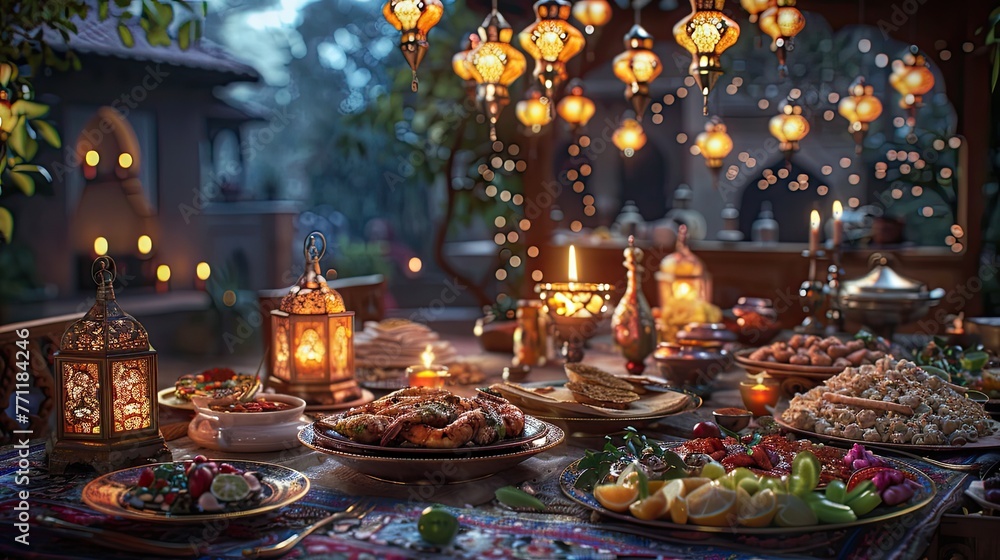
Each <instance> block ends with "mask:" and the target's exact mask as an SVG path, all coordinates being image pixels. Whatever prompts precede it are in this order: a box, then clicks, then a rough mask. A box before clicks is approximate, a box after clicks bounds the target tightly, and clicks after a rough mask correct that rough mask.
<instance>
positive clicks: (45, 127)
mask: <svg viewBox="0 0 1000 560" xmlns="http://www.w3.org/2000/svg"><path fill="white" fill-rule="evenodd" d="M30 124H31V128H32V129H34V131H35V132H36V133H37V134H38V135H39V136H41V137H42V139H44V140H45V141H46V142H47V143H48V144H49V146H52V147H53V148H57V149H58V148H62V138H59V132H57V131H56V128H55V127H54V126H52V125H51V124H50V123H47V122H45V121H40V120H39V121H31V123H30Z"/></svg>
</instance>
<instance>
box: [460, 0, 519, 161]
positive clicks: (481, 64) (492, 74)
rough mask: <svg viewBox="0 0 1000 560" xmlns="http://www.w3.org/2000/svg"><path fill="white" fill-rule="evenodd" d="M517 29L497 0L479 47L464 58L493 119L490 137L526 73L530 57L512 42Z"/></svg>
mask: <svg viewBox="0 0 1000 560" xmlns="http://www.w3.org/2000/svg"><path fill="white" fill-rule="evenodd" d="M513 36H514V30H513V29H512V28H511V27H510V24H509V23H507V20H506V19H504V17H503V16H502V15H500V12H498V11H497V7H496V0H494V2H493V11H492V12H490V14H489V15H488V16H486V19H485V20H483V23H482V25H480V26H479V40H480V44H479V46H478V47H476V48H475V49H473V51H472V52H471V53H469V56H468V57H467V58H466V60H465V65H466V68H467V69H468V71H469V75H471V76H472V79H473V80H475V81H476V102H477V103H478V104H479V108H480V110H482V112H483V114H484V115H486V118H487V119H489V121H490V140H491V141H496V139H497V121H498V120H499V119H500V113H501V112H502V111H503V109H504V107H506V106H507V105H509V104H510V92H509V91H508V89H507V88H509V87H510V85H511V84H512V83H514V80H516V79H518V78H519V77H520V76H521V74H524V69H525V67H526V66H527V61H526V60H525V58H524V55H523V54H521V51H519V50H517V49H515V48H514V46H513V45H511V44H510V40H511V38H513Z"/></svg>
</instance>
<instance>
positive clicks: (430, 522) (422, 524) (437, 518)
mask: <svg viewBox="0 0 1000 560" xmlns="http://www.w3.org/2000/svg"><path fill="white" fill-rule="evenodd" d="M417 530H418V531H420V536H421V537H423V539H424V540H425V541H427V542H429V543H431V544H437V545H446V544H448V543H450V542H451V541H452V539H454V538H455V535H457V534H458V519H457V518H456V517H455V516H454V515H452V514H451V513H449V512H448V511H447V510H445V509H443V508H441V507H438V506H429V507H427V508H426V509H425V510H424V511H423V512H422V513H421V514H420V520H419V521H418V522H417Z"/></svg>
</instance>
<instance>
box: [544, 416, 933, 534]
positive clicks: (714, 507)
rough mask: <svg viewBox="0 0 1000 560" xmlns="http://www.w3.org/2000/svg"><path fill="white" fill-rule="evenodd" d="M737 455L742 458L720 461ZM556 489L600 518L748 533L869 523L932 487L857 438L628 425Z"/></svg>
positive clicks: (926, 496) (917, 500)
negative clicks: (688, 436)
mask: <svg viewBox="0 0 1000 560" xmlns="http://www.w3.org/2000/svg"><path fill="white" fill-rule="evenodd" d="M713 440H715V441H713ZM779 440H782V441H783V442H784V443H782V441H779ZM713 449H714V450H715V451H710V452H708V453H706V452H705V451H706V450H713ZM721 451H725V454H724V455H721V456H722V461H717V460H715V459H714V458H713V455H712V453H715V454H716V455H720V452H721ZM754 454H756V455H757V459H754ZM741 455H746V456H747V457H749V459H734V460H727V459H728V458H735V457H739V456H741ZM761 463H763V464H761ZM764 467H768V468H764ZM560 486H561V488H562V490H563V492H564V493H565V494H566V496H568V497H569V498H570V499H571V500H573V501H575V502H577V503H579V504H581V505H583V506H585V507H587V508H589V509H592V510H594V511H596V512H598V513H601V514H603V515H605V516H607V517H610V518H615V519H620V520H625V521H630V522H634V523H638V524H641V525H647V526H652V527H658V528H662V529H665V530H671V531H675V532H678V533H683V532H691V531H696V532H710V533H737V534H757V535H772V534H782V535H784V534H790V533H803V532H811V531H826V530H836V529H844V528H848V527H854V526H859V525H866V524H870V523H878V522H881V521H885V520H887V519H892V518H895V517H899V516H901V515H906V514H908V513H911V512H914V511H916V510H918V509H920V508H922V507H924V506H926V505H927V504H928V503H930V502H931V500H932V499H933V497H934V494H935V492H936V488H935V486H934V482H933V481H932V480H931V479H930V478H929V477H928V476H927V475H926V474H924V473H922V472H920V471H918V470H915V469H913V468H911V467H909V466H908V465H906V464H905V463H902V462H900V461H896V460H893V459H889V458H884V457H879V456H876V455H874V454H873V453H871V452H870V451H868V450H867V449H865V448H864V447H863V446H861V445H860V444H858V445H855V446H854V448H852V449H851V450H848V451H845V450H842V449H835V448H831V447H826V446H823V445H821V444H813V443H811V442H809V441H808V440H796V441H791V440H787V439H785V438H784V437H782V436H778V435H768V436H764V437H760V436H759V434H749V435H743V436H737V437H733V436H728V437H711V438H698V439H694V440H690V441H688V442H685V443H683V444H681V445H671V444H665V443H662V442H656V441H652V440H647V439H646V438H645V436H643V435H641V434H639V433H638V432H637V431H635V430H628V431H627V432H626V436H625V443H624V445H622V446H615V445H614V444H613V443H611V440H610V438H609V439H608V441H607V444H606V445H605V447H604V448H603V449H602V450H600V451H587V452H586V454H585V456H584V457H583V458H582V459H580V460H578V461H574V462H573V463H571V464H570V465H569V466H568V467H567V468H566V469H565V470H564V471H563V472H562V475H561V477H560Z"/></svg>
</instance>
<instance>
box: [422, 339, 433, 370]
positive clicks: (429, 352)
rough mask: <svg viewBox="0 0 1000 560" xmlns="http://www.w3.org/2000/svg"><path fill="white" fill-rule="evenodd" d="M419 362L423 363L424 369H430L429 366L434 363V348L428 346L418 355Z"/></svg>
mask: <svg viewBox="0 0 1000 560" xmlns="http://www.w3.org/2000/svg"><path fill="white" fill-rule="evenodd" d="M420 361H421V362H423V364H424V367H425V368H430V367H431V364H433V363H434V348H432V347H431V345H430V344H428V345H427V347H426V348H424V351H423V352H421V353H420Z"/></svg>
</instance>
